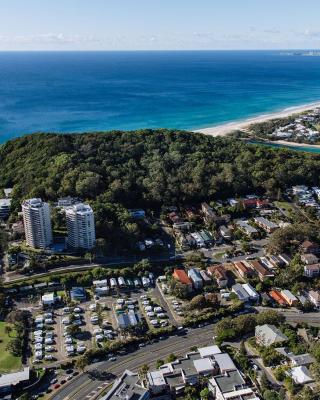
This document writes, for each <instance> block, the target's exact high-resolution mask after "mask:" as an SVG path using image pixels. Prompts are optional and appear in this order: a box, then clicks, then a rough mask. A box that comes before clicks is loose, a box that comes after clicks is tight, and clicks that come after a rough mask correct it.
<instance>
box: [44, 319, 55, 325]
mask: <svg viewBox="0 0 320 400" xmlns="http://www.w3.org/2000/svg"><path fill="white" fill-rule="evenodd" d="M44 323H45V324H47V325H52V324H53V319H52V318H46V319H45V320H44Z"/></svg>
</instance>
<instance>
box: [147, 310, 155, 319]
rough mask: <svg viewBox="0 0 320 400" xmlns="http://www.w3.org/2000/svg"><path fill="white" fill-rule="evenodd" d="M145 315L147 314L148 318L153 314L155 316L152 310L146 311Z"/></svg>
mask: <svg viewBox="0 0 320 400" xmlns="http://www.w3.org/2000/svg"><path fill="white" fill-rule="evenodd" d="M147 316H148V317H149V318H151V317H154V316H155V313H154V312H153V311H149V312H147Z"/></svg>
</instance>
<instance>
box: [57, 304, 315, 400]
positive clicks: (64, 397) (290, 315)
mask: <svg viewBox="0 0 320 400" xmlns="http://www.w3.org/2000/svg"><path fill="white" fill-rule="evenodd" d="M257 309H258V311H263V310H266V308H264V307H257ZM280 312H281V313H282V314H283V315H285V317H286V320H287V322H289V323H298V322H300V323H301V322H306V323H308V324H310V325H320V313H315V312H313V313H305V314H303V313H300V312H298V311H292V310H281V311H280ZM213 326H214V325H207V326H205V327H203V328H196V329H189V330H188V332H187V334H186V335H185V336H171V337H168V338H167V339H166V340H163V341H159V342H157V343H154V344H150V345H146V346H145V347H143V348H141V349H139V350H137V351H135V352H133V353H129V354H126V355H123V356H118V357H117V359H116V361H102V362H99V363H95V364H93V365H91V366H89V367H88V370H87V372H86V373H84V374H81V375H78V376H77V377H76V378H74V379H73V380H72V381H71V382H70V383H66V384H65V386H63V387H62V388H61V389H60V390H59V391H57V393H56V394H53V395H52V396H51V397H50V399H52V400H83V399H87V400H90V399H94V397H95V394H97V392H98V391H99V390H100V389H99V388H102V387H103V385H105V384H106V382H108V381H107V380H106V378H105V377H103V376H100V377H99V373H100V374H101V372H109V373H112V374H114V375H116V376H119V375H121V374H122V373H123V372H124V370H125V369H129V370H132V371H137V370H138V369H139V368H140V367H141V366H142V365H143V364H147V365H148V366H149V367H150V368H152V367H154V365H155V362H156V361H157V360H158V359H165V358H166V357H167V356H168V355H169V354H171V353H174V354H176V355H179V356H183V355H185V354H186V353H188V352H189V351H190V348H191V347H193V346H197V347H201V346H206V345H210V344H212V343H213V339H212V336H213ZM93 375H94V377H93Z"/></svg>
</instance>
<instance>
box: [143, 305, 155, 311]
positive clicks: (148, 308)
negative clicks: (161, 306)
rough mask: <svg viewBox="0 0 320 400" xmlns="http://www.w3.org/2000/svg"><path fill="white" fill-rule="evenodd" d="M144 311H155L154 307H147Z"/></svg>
mask: <svg viewBox="0 0 320 400" xmlns="http://www.w3.org/2000/svg"><path fill="white" fill-rule="evenodd" d="M144 309H145V311H146V312H150V311H153V307H152V306H146V307H145V308H144Z"/></svg>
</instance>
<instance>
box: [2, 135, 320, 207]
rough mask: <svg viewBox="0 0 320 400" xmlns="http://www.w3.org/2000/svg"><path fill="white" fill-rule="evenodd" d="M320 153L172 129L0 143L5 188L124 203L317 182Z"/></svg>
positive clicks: (189, 199)
mask: <svg viewBox="0 0 320 400" xmlns="http://www.w3.org/2000/svg"><path fill="white" fill-rule="evenodd" d="M319 177H320V156H317V155H311V154H307V153H298V152H294V151H289V150H282V149H271V148H268V147H265V146H258V145H250V144H246V143H244V142H242V141H241V140H236V139H234V138H230V137H224V138H223V137H220V138H213V137H210V136H205V135H203V134H195V133H188V132H184V131H173V130H170V131H169V130H141V131H135V132H107V133H102V132H101V133H100V132H97V133H86V134H64V135H62V134H34V135H28V136H24V137H21V138H17V139H14V140H11V141H9V142H7V143H5V144H3V145H2V146H1V148H0V187H3V188H4V187H11V186H12V187H14V204H13V207H14V208H15V209H16V210H18V209H19V207H20V201H21V200H22V199H23V198H26V197H33V196H36V197H41V198H43V199H46V200H53V201H54V200H56V199H57V198H58V197H61V196H67V195H70V196H78V197H80V198H82V199H86V200H89V201H90V200H91V201H94V202H97V204H103V203H109V204H110V203H117V204H121V205H122V206H125V207H138V206H141V207H147V208H152V207H155V208H156V207H161V206H163V205H173V204H186V203H187V204H192V203H196V202H200V201H202V200H206V199H214V198H226V197H228V196H236V195H241V194H246V193H250V192H267V193H268V194H276V193H278V192H279V189H284V188H285V187H288V186H290V185H292V184H297V183H306V184H312V185H316V184H319V179H320V178H319Z"/></svg>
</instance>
